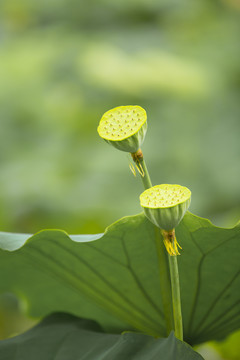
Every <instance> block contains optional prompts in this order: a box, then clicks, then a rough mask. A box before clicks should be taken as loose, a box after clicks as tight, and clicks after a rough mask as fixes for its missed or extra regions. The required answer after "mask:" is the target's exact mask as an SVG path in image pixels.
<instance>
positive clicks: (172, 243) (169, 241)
mask: <svg viewBox="0 0 240 360" xmlns="http://www.w3.org/2000/svg"><path fill="white" fill-rule="evenodd" d="M162 235H163V242H164V245H165V247H166V250H167V252H168V253H169V255H171V256H176V255H180V252H179V251H178V247H179V248H180V249H182V248H181V246H180V245H179V243H178V242H177V239H176V236H175V230H174V229H173V230H171V231H165V230H162Z"/></svg>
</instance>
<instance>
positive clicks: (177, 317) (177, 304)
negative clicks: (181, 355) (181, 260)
mask: <svg viewBox="0 0 240 360" xmlns="http://www.w3.org/2000/svg"><path fill="white" fill-rule="evenodd" d="M168 259H169V267H170V275H171V285H172V304H173V318H174V327H175V336H176V337H177V338H178V339H179V340H181V341H182V340H183V326H182V310H181V297H180V285H179V274H178V263H177V256H176V255H172V256H171V255H168Z"/></svg>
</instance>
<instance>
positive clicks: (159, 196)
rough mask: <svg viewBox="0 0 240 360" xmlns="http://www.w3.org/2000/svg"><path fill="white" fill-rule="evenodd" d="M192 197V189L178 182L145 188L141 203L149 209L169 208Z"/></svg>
mask: <svg viewBox="0 0 240 360" xmlns="http://www.w3.org/2000/svg"><path fill="white" fill-rule="evenodd" d="M190 199H191V191H190V190H189V189H188V188H187V187H185V186H181V185H177V184H161V185H156V186H153V187H151V188H149V189H147V190H145V191H144V192H143V193H142V194H141V195H140V204H141V206H142V207H143V208H148V209H167V208H172V207H175V206H178V205H180V204H183V203H184V202H186V201H187V200H190Z"/></svg>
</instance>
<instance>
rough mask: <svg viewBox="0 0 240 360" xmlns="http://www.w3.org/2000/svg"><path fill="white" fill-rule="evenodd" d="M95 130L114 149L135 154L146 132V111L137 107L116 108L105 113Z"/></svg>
mask: <svg viewBox="0 0 240 360" xmlns="http://www.w3.org/2000/svg"><path fill="white" fill-rule="evenodd" d="M97 130H98V134H99V135H100V136H101V138H103V139H104V140H105V141H106V142H107V143H109V144H111V145H113V146H114V147H115V148H117V149H119V150H122V151H126V152H130V153H135V152H136V151H137V150H138V149H139V148H140V146H141V145H142V143H143V140H144V137H145V135H146V132H147V114H146V111H145V110H144V109H143V108H142V107H140V106H137V105H134V106H133V105H129V106H118V107H116V108H114V109H111V110H109V111H107V112H105V114H104V115H103V116H102V118H101V120H100V123H99V126H98V129H97Z"/></svg>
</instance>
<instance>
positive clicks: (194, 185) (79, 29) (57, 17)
mask: <svg viewBox="0 0 240 360" xmlns="http://www.w3.org/2000/svg"><path fill="white" fill-rule="evenodd" d="M239 15H240V1H239V0H212V1H209V0H199V1H190V0H182V1H177V0H138V1H136V0H130V1H129V0H128V1H127V0H119V1H111V0H91V1H88V2H87V1H79V0H78V1H77V0H58V1H56V0H51V1H46V0H42V1H39V2H38V1H34V0H21V1H19V0H1V1H0V125H1V128H0V129H1V130H0V166H1V171H0V229H1V231H14V232H15V231H16V232H29V233H32V232H36V231H38V230H40V229H42V228H61V229H64V230H66V231H68V232H69V233H95V232H103V231H104V229H105V227H106V226H108V225H109V224H110V223H112V222H113V221H115V220H117V219H118V218H120V217H122V216H125V215H131V214H136V213H138V212H140V211H141V209H140V206H139V201H138V196H139V194H140V193H141V191H142V186H141V182H140V179H135V178H134V177H133V175H132V174H131V172H130V170H129V168H128V163H129V158H128V156H127V155H126V154H125V153H121V152H119V151H117V150H115V149H113V148H111V147H110V146H108V145H107V144H106V143H104V142H103V141H102V140H101V139H100V138H99V137H98V134H97V131H96V129H97V126H98V122H99V120H100V118H101V116H102V114H103V113H104V112H105V111H107V110H109V109H110V108H112V107H115V106H119V105H135V104H137V105H140V106H142V107H144V108H145V109H146V111H147V114H148V124H149V128H148V134H147V137H146V140H145V142H144V144H143V147H142V150H143V152H144V154H145V159H146V161H147V164H148V168H149V171H150V173H151V176H152V180H153V183H154V184H158V183H165V182H167V183H179V184H181V185H185V186H187V187H189V188H190V189H191V190H192V193H193V195H192V205H191V209H190V210H191V211H192V212H193V213H195V214H197V215H199V216H203V217H207V218H209V219H210V220H211V221H212V222H213V223H214V224H216V225H220V226H233V225H234V224H235V223H236V222H237V220H238V219H239V217H240V216H239V215H240V201H239V200H240V192H239V178H240V167H239V157H240V141H239V134H240V104H239V100H240V96H239V95H240V46H239V38H240V17H239Z"/></svg>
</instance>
